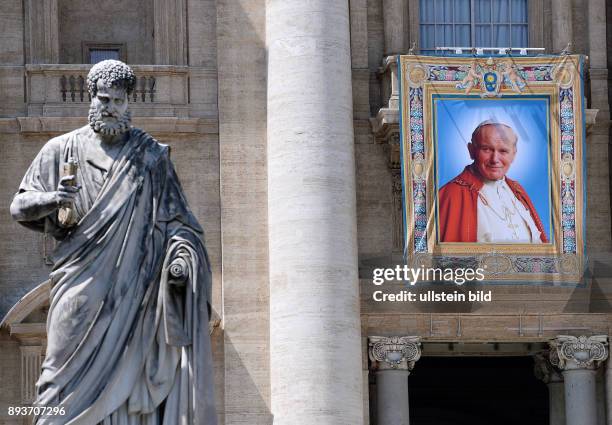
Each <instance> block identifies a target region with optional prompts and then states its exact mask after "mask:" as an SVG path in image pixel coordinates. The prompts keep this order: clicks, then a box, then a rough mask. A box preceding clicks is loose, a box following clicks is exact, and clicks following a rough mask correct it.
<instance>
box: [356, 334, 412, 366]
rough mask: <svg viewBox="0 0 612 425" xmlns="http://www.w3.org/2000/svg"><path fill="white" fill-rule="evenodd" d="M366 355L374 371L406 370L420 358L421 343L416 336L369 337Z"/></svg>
mask: <svg viewBox="0 0 612 425" xmlns="http://www.w3.org/2000/svg"><path fill="white" fill-rule="evenodd" d="M368 347H369V350H368V354H369V357H370V361H371V364H372V369H375V370H389V369H396V370H407V371H410V370H412V368H413V367H414V363H415V362H416V361H417V360H419V359H420V358H421V343H420V338H419V337H418V336H392V337H385V336H371V337H369V341H368Z"/></svg>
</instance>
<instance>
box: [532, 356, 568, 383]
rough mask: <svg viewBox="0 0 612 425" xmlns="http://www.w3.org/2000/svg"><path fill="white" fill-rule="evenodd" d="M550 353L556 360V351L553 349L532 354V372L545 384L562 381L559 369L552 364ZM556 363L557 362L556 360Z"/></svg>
mask: <svg viewBox="0 0 612 425" xmlns="http://www.w3.org/2000/svg"><path fill="white" fill-rule="evenodd" d="M551 354H554V356H555V362H556V360H558V357H556V356H557V353H556V351H555V352H554V353H553V350H552V349H551V351H549V352H547V353H540V354H536V355H535V356H534V358H533V359H534V364H533V373H534V374H535V376H536V378H538V379H539V380H540V381H543V382H544V383H545V384H554V383H557V382H563V375H562V374H561V371H560V370H559V369H558V368H557V367H556V366H554V365H553V363H552V362H551V357H550V356H551ZM557 364H558V362H557Z"/></svg>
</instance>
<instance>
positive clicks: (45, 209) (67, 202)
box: [10, 176, 80, 221]
mask: <svg viewBox="0 0 612 425" xmlns="http://www.w3.org/2000/svg"><path fill="white" fill-rule="evenodd" d="M73 181H74V176H65V177H63V178H62V179H61V180H60V182H59V184H58V186H57V191H54V192H38V191H25V192H21V193H18V194H17V195H15V197H14V198H13V202H12V203H11V207H10V211H11V215H12V216H13V218H14V219H15V220H18V221H30V220H38V219H40V218H42V217H45V216H47V215H49V214H51V213H53V212H55V211H56V210H57V209H58V208H60V207H66V206H72V205H73V204H74V200H75V198H76V195H77V193H78V191H79V189H80V186H72V185H71V182H73Z"/></svg>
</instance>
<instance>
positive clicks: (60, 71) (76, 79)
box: [26, 64, 189, 118]
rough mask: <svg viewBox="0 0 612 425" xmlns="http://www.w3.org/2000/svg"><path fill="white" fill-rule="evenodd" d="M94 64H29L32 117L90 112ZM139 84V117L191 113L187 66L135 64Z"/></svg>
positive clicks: (135, 102) (134, 97) (135, 103)
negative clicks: (90, 79)
mask: <svg viewBox="0 0 612 425" xmlns="http://www.w3.org/2000/svg"><path fill="white" fill-rule="evenodd" d="M90 68H91V65H89V64H83V65H81V64H79V65H65V64H57V65H56V64H53V65H46V64H45V65H38V64H37V65H34V64H31V65H30V64H29V65H26V81H27V85H26V87H27V104H28V116H30V117H83V116H87V112H88V109H89V102H90V100H91V99H90V96H89V93H88V91H87V83H86V78H87V73H88V71H89V69H90ZM132 68H133V69H134V72H135V74H136V87H135V89H134V92H133V93H132V94H131V95H130V99H129V100H130V102H131V105H130V109H131V110H132V114H133V115H134V116H136V117H138V116H140V117H178V118H181V117H187V116H188V112H189V107H188V76H189V69H188V67H186V66H173V65H134V66H133V67H132Z"/></svg>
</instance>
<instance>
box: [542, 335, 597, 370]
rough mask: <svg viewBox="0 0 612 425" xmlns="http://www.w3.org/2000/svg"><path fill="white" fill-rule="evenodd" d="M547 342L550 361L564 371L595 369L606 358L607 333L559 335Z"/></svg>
mask: <svg viewBox="0 0 612 425" xmlns="http://www.w3.org/2000/svg"><path fill="white" fill-rule="evenodd" d="M549 344H550V347H551V352H550V361H551V363H552V364H553V365H555V366H557V367H558V368H559V369H562V370H564V371H566V370H574V369H597V368H598V367H599V365H600V364H601V363H602V362H603V361H604V360H606V359H607V358H608V349H607V345H608V337H607V335H593V336H585V335H581V336H578V337H576V336H571V335H559V336H557V337H556V338H555V339H554V340H552V341H551V342H550V343H549Z"/></svg>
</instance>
